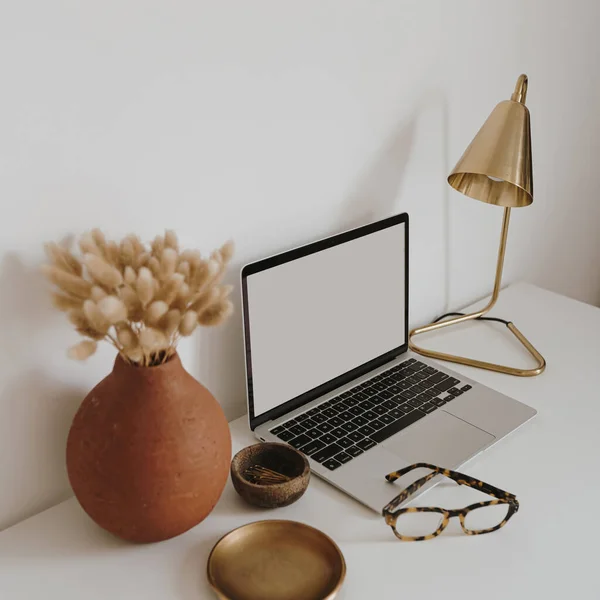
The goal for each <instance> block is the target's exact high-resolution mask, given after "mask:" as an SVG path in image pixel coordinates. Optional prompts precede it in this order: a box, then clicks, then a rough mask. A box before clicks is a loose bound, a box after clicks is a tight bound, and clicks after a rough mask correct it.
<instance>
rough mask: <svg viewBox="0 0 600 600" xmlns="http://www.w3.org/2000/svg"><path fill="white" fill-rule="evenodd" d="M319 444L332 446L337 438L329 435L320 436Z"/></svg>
mask: <svg viewBox="0 0 600 600" xmlns="http://www.w3.org/2000/svg"><path fill="white" fill-rule="evenodd" d="M319 441H320V442H323V445H324V446H327V445H329V444H333V442H335V441H337V437H336V436H335V435H332V434H331V433H326V434H325V435H322V436H321V437H320V438H319Z"/></svg>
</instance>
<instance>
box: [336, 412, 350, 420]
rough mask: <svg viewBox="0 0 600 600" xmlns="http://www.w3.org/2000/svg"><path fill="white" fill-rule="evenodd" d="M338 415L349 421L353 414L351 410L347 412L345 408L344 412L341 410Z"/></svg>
mask: <svg viewBox="0 0 600 600" xmlns="http://www.w3.org/2000/svg"><path fill="white" fill-rule="evenodd" d="M338 417H339V418H340V419H342V420H343V421H351V420H352V419H354V415H353V414H352V413H351V412H348V411H347V410H345V411H344V412H341V413H340V414H339V415H338Z"/></svg>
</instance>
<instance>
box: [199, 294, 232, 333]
mask: <svg viewBox="0 0 600 600" xmlns="http://www.w3.org/2000/svg"><path fill="white" fill-rule="evenodd" d="M232 312H233V304H232V303H231V300H225V301H223V302H218V303H216V304H213V305H212V306H209V307H208V308H207V309H206V310H205V311H204V312H203V313H202V314H201V315H200V316H199V317H198V322H199V323H200V325H204V326H205V327H214V326H216V325H220V324H221V323H223V322H224V321H225V320H226V319H227V318H228V317H229V316H230V315H231V313H232Z"/></svg>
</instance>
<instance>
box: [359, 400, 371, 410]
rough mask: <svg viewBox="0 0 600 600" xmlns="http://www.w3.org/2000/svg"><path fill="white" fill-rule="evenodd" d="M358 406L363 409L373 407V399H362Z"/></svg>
mask: <svg viewBox="0 0 600 600" xmlns="http://www.w3.org/2000/svg"><path fill="white" fill-rule="evenodd" d="M358 406H360V408H364V409H365V410H369V409H371V408H373V407H374V406H375V404H373V400H363V401H362V402H361V403H360V404H359V405H358Z"/></svg>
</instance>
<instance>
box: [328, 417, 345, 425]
mask: <svg viewBox="0 0 600 600" xmlns="http://www.w3.org/2000/svg"><path fill="white" fill-rule="evenodd" d="M327 422H328V423H329V424H330V425H333V426H334V427H339V426H340V425H341V424H342V423H343V422H344V420H343V419H340V418H339V417H333V419H329V421H327Z"/></svg>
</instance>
